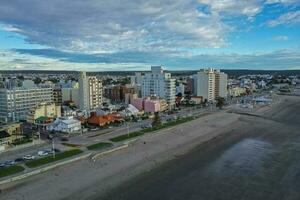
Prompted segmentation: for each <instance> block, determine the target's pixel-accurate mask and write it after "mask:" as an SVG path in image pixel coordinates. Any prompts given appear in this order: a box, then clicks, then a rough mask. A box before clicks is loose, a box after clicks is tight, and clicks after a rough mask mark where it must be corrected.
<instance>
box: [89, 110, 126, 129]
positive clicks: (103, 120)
mask: <svg viewBox="0 0 300 200" xmlns="http://www.w3.org/2000/svg"><path fill="white" fill-rule="evenodd" d="M122 121H124V119H123V118H122V117H121V115H119V114H117V113H113V114H108V115H97V113H96V112H92V113H91V117H89V118H88V120H87V122H88V124H91V125H97V126H105V125H108V124H110V123H114V122H122Z"/></svg>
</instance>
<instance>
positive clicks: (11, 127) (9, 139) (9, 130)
mask: <svg viewBox="0 0 300 200" xmlns="http://www.w3.org/2000/svg"><path fill="white" fill-rule="evenodd" d="M22 138H23V133H22V127H21V123H12V124H7V125H4V126H1V127H0V151H4V150H5V149H7V148H8V147H9V146H10V145H11V144H13V143H14V142H15V141H17V140H20V139H22Z"/></svg>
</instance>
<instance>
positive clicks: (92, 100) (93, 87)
mask: <svg viewBox="0 0 300 200" xmlns="http://www.w3.org/2000/svg"><path fill="white" fill-rule="evenodd" d="M88 87H89V95H88V96H89V97H88V98H89V106H90V109H92V110H93V109H96V108H99V107H101V106H102V103H103V101H102V96H103V95H102V93H103V91H102V90H103V88H102V80H101V79H100V78H99V77H96V76H90V77H88Z"/></svg>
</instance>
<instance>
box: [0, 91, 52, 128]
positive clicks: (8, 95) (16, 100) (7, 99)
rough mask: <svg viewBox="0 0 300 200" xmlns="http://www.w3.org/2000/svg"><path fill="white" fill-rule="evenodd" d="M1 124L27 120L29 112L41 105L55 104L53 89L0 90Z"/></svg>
mask: <svg viewBox="0 0 300 200" xmlns="http://www.w3.org/2000/svg"><path fill="white" fill-rule="evenodd" d="M0 102H1V104H0V122H3V123H9V122H18V121H20V120H26V119H27V114H28V111H29V110H30V109H31V108H34V107H35V106H37V105H39V104H41V103H53V91H52V88H51V87H47V86H45V87H37V86H34V87H28V88H27V87H13V88H11V89H0Z"/></svg>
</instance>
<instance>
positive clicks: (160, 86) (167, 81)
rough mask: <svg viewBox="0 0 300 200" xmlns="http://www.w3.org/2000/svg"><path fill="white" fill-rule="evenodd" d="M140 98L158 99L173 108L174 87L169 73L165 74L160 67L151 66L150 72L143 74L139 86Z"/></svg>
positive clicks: (173, 81) (173, 80)
mask: <svg viewBox="0 0 300 200" xmlns="http://www.w3.org/2000/svg"><path fill="white" fill-rule="evenodd" d="M141 93H142V94H141V95H142V97H143V98H144V97H159V98H163V99H165V100H166V101H167V103H168V104H169V106H170V107H174V106H175V96H176V86H175V79H172V78H171V73H165V72H164V71H163V69H162V67H161V66H152V67H151V72H149V73H145V75H144V77H143V80H142V85H141Z"/></svg>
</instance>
